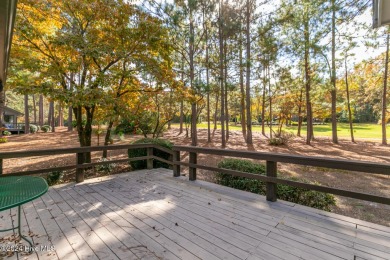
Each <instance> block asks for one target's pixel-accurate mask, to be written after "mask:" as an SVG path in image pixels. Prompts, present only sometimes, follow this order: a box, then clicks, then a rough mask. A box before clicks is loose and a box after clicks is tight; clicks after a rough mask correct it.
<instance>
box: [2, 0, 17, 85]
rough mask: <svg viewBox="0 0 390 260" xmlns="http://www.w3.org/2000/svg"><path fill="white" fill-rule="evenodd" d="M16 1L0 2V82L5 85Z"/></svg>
mask: <svg viewBox="0 0 390 260" xmlns="http://www.w3.org/2000/svg"><path fill="white" fill-rule="evenodd" d="M17 2H18V0H0V80H1V81H2V82H3V84H5V82H6V79H7V67H8V61H9V56H10V52H11V42H12V32H13V28H14V22H15V16H16V5H17Z"/></svg>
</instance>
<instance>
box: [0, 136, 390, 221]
mask: <svg viewBox="0 0 390 260" xmlns="http://www.w3.org/2000/svg"><path fill="white" fill-rule="evenodd" d="M56 131H57V132H56V133H37V134H29V135H19V136H17V135H13V136H10V137H9V142H8V143H5V144H0V152H6V151H22V150H38V149H51V148H67V147H78V141H77V140H78V138H77V133H76V132H71V133H70V132H67V131H66V128H57V129H56ZM198 136H199V146H203V147H213V148H220V147H221V144H220V131H216V132H215V133H214V135H213V139H212V142H211V143H207V131H206V130H205V129H200V130H198ZM138 138H142V136H125V138H124V139H123V140H119V139H115V144H128V143H130V142H132V141H134V140H135V139H138ZM164 138H166V139H169V140H171V141H172V142H173V143H175V144H178V145H189V144H190V143H191V140H190V138H186V137H185V135H184V134H181V135H178V129H172V130H169V131H168V132H166V133H165V134H164ZM102 140H103V137H101V140H100V145H101V144H102ZM253 143H254V145H252V146H248V145H246V144H245V142H244V139H243V137H242V134H241V132H240V131H232V132H231V133H230V137H229V141H228V143H227V149H235V150H251V151H261V152H276V153H288V154H296V155H307V156H320V157H327V158H338V159H348V160H361V161H370V162H381V163H390V147H389V146H382V145H380V144H379V143H375V142H370V141H365V142H358V143H355V144H354V143H351V142H349V141H347V140H340V142H339V144H337V145H334V144H332V143H331V141H330V140H328V139H326V138H317V139H316V140H315V141H314V142H313V143H312V145H310V146H308V145H306V144H305V143H304V140H303V139H302V138H295V139H294V140H292V141H291V142H290V143H289V144H288V145H287V146H270V145H268V143H267V138H266V137H264V136H262V135H261V134H259V133H255V134H254V138H253ZM93 145H97V137H96V136H94V138H93ZM126 156H127V153H126V151H113V152H109V157H111V158H125V157H126ZM184 156H186V155H184ZM100 157H101V153H94V154H93V160H95V161H96V160H98V159H99V158H100ZM221 159H222V158H221V157H220V156H209V155H208V156H204V155H201V156H199V158H198V162H199V163H201V164H206V165H210V166H216V165H217V163H218V162H219V161H220V160H221ZM75 160H76V159H75V156H74V155H61V156H42V157H31V158H21V159H12V160H4V172H5V173H10V172H17V171H24V170H27V169H28V170H33V169H40V168H48V167H56V166H64V165H71V164H74V163H75ZM128 170H130V169H129V167H128V166H127V165H122V166H120V167H119V168H118V169H116V171H118V172H123V171H128ZM279 171H280V172H281V174H282V175H284V176H295V177H302V178H305V179H307V180H310V181H313V182H314V181H317V182H319V183H320V184H322V185H325V186H329V187H335V188H344V189H349V190H353V191H359V192H365V193H371V194H376V195H381V196H387V197H390V176H385V175H369V174H365V173H353V172H346V171H336V170H327V169H323V168H317V167H306V166H299V165H292V164H280V166H279ZM199 178H201V179H205V180H209V181H213V174H212V173H209V172H206V171H199ZM332 211H333V212H335V213H339V214H343V215H346V216H350V217H355V218H360V219H363V220H368V221H371V222H375V223H379V224H383V225H387V226H390V206H386V205H382V204H377V203H370V202H364V201H360V200H354V199H348V198H343V197H339V196H338V197H337V206H336V207H334V208H333V209H332Z"/></svg>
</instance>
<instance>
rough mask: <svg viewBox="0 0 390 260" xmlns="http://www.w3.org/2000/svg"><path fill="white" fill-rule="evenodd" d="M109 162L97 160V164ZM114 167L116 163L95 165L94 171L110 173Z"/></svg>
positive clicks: (103, 159) (105, 159)
mask: <svg viewBox="0 0 390 260" xmlns="http://www.w3.org/2000/svg"><path fill="white" fill-rule="evenodd" d="M108 161H110V160H109V159H107V158H101V159H99V160H98V162H108ZM115 167H116V163H107V164H100V165H96V166H95V169H96V170H97V171H102V172H112V170H113V169H114V168H115Z"/></svg>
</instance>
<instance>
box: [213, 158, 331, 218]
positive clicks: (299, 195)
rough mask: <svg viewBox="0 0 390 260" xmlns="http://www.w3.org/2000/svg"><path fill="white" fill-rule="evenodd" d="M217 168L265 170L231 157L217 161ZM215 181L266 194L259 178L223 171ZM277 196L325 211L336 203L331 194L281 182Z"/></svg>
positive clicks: (304, 181) (262, 172) (263, 172)
mask: <svg viewBox="0 0 390 260" xmlns="http://www.w3.org/2000/svg"><path fill="white" fill-rule="evenodd" d="M218 168H224V169H230V170H236V171H242V172H247V173H253V174H262V175H265V172H266V169H265V166H264V165H262V164H258V163H253V162H252V161H249V160H242V159H231V158H228V159H224V160H222V161H221V162H219V163H218ZM288 180H291V181H297V182H303V183H310V182H308V181H306V180H303V179H298V178H288ZM217 182H218V183H219V184H221V185H224V186H228V187H232V188H236V189H240V190H245V191H250V192H253V193H257V194H261V195H265V194H266V184H265V183H264V182H263V181H260V180H254V179H249V178H245V177H237V176H232V175H230V174H225V173H217ZM314 184H318V183H314ZM277 197H278V199H281V200H286V201H290V202H293V203H298V204H302V205H305V206H309V207H313V208H317V209H321V210H326V211H330V206H332V205H335V204H336V200H335V197H334V196H333V195H331V194H327V193H323V192H318V191H312V190H307V189H303V188H297V187H292V186H288V185H283V184H278V185H277Z"/></svg>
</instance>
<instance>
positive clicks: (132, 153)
mask: <svg viewBox="0 0 390 260" xmlns="http://www.w3.org/2000/svg"><path fill="white" fill-rule="evenodd" d="M133 144H156V145H160V146H162V147H164V148H168V149H170V150H172V146H173V143H171V142H170V141H168V140H165V139H153V138H143V139H139V140H137V141H135V142H133ZM128 155H129V158H134V157H141V156H146V155H147V152H146V148H142V149H129V150H128ZM154 155H155V156H157V157H160V158H163V159H165V160H169V159H170V154H168V153H166V152H163V151H160V150H157V149H154ZM130 165H131V167H132V168H133V169H134V170H138V169H146V160H142V161H133V162H130ZM153 167H154V168H169V164H166V163H163V162H160V161H157V160H153Z"/></svg>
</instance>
